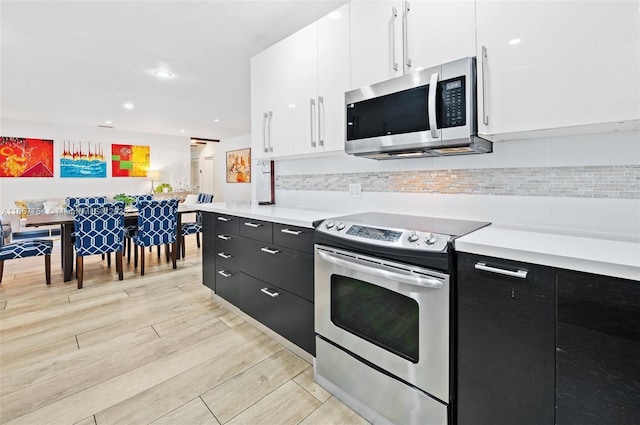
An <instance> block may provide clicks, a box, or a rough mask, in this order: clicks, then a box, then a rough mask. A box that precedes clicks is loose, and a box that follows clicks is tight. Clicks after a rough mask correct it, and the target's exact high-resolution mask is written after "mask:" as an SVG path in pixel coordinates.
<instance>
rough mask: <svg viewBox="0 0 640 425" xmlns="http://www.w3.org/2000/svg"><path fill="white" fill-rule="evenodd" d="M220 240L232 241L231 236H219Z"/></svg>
mask: <svg viewBox="0 0 640 425" xmlns="http://www.w3.org/2000/svg"><path fill="white" fill-rule="evenodd" d="M218 239H222V240H223V241H228V240H229V239H231V236H227V235H218Z"/></svg>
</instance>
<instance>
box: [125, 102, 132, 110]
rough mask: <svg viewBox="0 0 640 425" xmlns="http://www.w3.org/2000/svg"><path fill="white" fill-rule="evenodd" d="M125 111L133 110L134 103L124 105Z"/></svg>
mask: <svg viewBox="0 0 640 425" xmlns="http://www.w3.org/2000/svg"><path fill="white" fill-rule="evenodd" d="M124 109H133V103H131V102H127V103H125V104H124Z"/></svg>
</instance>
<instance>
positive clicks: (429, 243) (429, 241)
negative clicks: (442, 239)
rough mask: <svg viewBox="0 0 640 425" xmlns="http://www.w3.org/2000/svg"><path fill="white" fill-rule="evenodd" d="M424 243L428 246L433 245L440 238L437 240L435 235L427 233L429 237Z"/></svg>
mask: <svg viewBox="0 0 640 425" xmlns="http://www.w3.org/2000/svg"><path fill="white" fill-rule="evenodd" d="M424 241H425V243H426V244H427V245H433V244H434V243H436V242H437V241H438V238H436V237H435V236H434V235H433V233H427V237H426V238H424Z"/></svg>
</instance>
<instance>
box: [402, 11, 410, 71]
mask: <svg viewBox="0 0 640 425" xmlns="http://www.w3.org/2000/svg"><path fill="white" fill-rule="evenodd" d="M404 4H405V8H404V13H403V14H402V46H403V50H404V51H403V54H404V64H405V66H406V68H405V69H404V73H405V74H406V73H407V72H408V71H409V68H411V59H410V58H409V11H410V10H411V7H410V6H409V2H408V1H405V2H404Z"/></svg>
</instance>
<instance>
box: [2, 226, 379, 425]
mask: <svg viewBox="0 0 640 425" xmlns="http://www.w3.org/2000/svg"><path fill="white" fill-rule="evenodd" d="M186 247H187V255H186V258H185V259H184V260H179V261H178V268H177V269H176V270H173V269H172V268H171V263H167V262H166V261H165V259H164V256H162V258H161V259H158V258H157V257H156V253H155V250H154V252H153V253H147V258H146V269H145V276H143V277H141V276H140V275H139V273H138V272H137V270H136V269H134V268H133V264H129V265H127V264H126V260H125V261H124V266H125V277H124V280H123V281H118V277H117V273H116V271H115V263H113V264H112V267H111V268H109V267H107V265H106V261H101V259H100V256H92V257H88V258H87V259H85V271H84V275H85V277H84V288H83V289H81V290H78V289H76V281H75V280H72V281H71V282H63V281H62V270H61V269H60V267H59V265H60V254H59V244H58V243H56V247H55V249H54V253H53V255H52V259H51V265H52V267H51V268H52V277H51V285H50V286H47V285H46V284H45V279H44V259H43V258H42V257H36V258H26V259H20V260H12V261H6V262H5V268H4V276H3V280H2V284H1V285H0V424H11V425H17V424H28V425H34V424H47V425H49V424H61V425H107V424H154V425H219V424H278V425H281V424H305V425H312V424H366V423H367V422H366V421H365V420H364V419H363V418H361V417H360V416H359V415H357V414H356V413H355V412H353V411H352V410H351V409H349V408H348V407H346V406H345V405H344V404H342V403H341V402H340V401H339V400H337V399H335V398H334V397H333V396H331V394H329V393H328V392H326V391H325V390H324V389H322V388H321V387H320V386H318V385H317V384H316V383H315V382H314V381H313V368H312V366H311V364H309V363H308V362H307V361H306V360H305V359H303V358H301V357H299V356H298V355H296V354H295V353H294V352H292V351H290V350H288V349H287V348H286V347H284V346H283V345H281V344H280V343H278V342H277V341H276V340H274V339H272V338H271V337H269V336H268V335H265V334H264V333H263V332H262V331H261V330H260V329H258V328H256V327H255V326H253V325H252V324H251V323H248V322H245V321H244V320H243V319H242V318H241V317H239V316H238V315H236V314H235V313H234V312H232V311H230V310H228V309H227V308H225V306H224V305H222V303H220V302H217V301H216V300H215V299H213V298H212V296H211V291H210V290H209V289H208V288H206V287H205V286H203V285H202V273H201V255H200V254H201V253H200V250H199V249H197V248H196V243H195V237H193V236H190V237H187V241H186Z"/></svg>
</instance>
